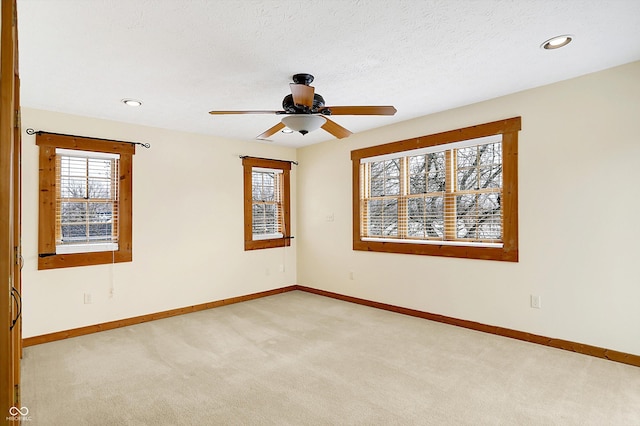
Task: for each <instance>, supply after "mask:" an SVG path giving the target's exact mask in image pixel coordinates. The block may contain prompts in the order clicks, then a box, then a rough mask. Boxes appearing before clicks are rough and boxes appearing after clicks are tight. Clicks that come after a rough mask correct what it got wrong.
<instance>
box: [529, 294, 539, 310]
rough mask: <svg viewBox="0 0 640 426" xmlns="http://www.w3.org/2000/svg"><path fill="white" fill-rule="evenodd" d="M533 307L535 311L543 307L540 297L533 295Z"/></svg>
mask: <svg viewBox="0 0 640 426" xmlns="http://www.w3.org/2000/svg"><path fill="white" fill-rule="evenodd" d="M531 307H532V308H535V309H540V308H541V307H542V301H541V299H540V296H536V295H534V294H532V295H531Z"/></svg>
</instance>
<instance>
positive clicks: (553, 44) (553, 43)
mask: <svg viewBox="0 0 640 426" xmlns="http://www.w3.org/2000/svg"><path fill="white" fill-rule="evenodd" d="M571 40H573V36H572V35H570V34H565V35H561V36H556V37H553V38H550V39H549V40H547V41H545V42H544V43H542V44H541V45H540V47H541V48H543V49H546V50H552V49H559V48H561V47H564V46H566V45H567V44H569V43H571Z"/></svg>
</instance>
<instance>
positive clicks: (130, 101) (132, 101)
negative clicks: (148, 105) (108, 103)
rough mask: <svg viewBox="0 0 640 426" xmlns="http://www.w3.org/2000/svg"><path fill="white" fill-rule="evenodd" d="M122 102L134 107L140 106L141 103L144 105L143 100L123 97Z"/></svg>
mask: <svg viewBox="0 0 640 426" xmlns="http://www.w3.org/2000/svg"><path fill="white" fill-rule="evenodd" d="M122 103H123V104H125V105H129V106H132V107H139V106H140V105H142V101H138V100H136V99H123V100H122Z"/></svg>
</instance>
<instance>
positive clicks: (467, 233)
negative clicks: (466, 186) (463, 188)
mask: <svg viewBox="0 0 640 426" xmlns="http://www.w3.org/2000/svg"><path fill="white" fill-rule="evenodd" d="M477 224H478V215H477V210H476V196H475V195H459V196H457V197H456V237H458V238H469V239H475V238H476V227H477Z"/></svg>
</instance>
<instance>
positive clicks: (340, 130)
mask: <svg viewBox="0 0 640 426" xmlns="http://www.w3.org/2000/svg"><path fill="white" fill-rule="evenodd" d="M324 118H325V119H326V120H327V121H326V122H325V123H324V124H323V125H322V128H323V129H324V130H325V131H327V132H329V133H331V134H332V135H333V136H335V137H336V138H338V139H342V138H346V137H348V136H351V135H352V134H353V133H352V132H350V131H349V130H347V129H345V128H344V127H342V126H341V125H339V124H338V123H336V122H335V121H331V120H329V119H328V118H327V117H324Z"/></svg>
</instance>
